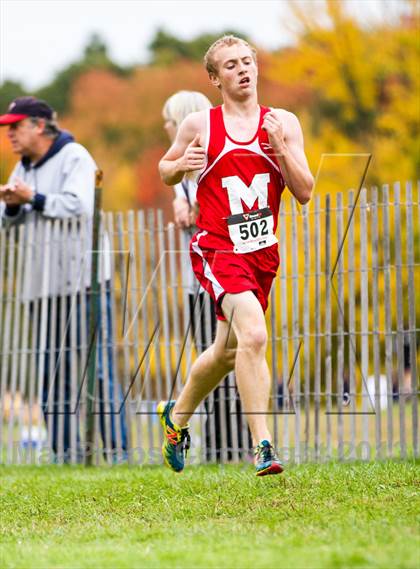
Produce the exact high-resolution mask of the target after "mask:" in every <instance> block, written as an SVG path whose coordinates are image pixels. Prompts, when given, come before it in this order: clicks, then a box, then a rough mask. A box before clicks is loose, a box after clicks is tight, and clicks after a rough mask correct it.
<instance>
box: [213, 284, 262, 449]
mask: <svg viewBox="0 0 420 569" xmlns="http://www.w3.org/2000/svg"><path fill="white" fill-rule="evenodd" d="M222 309H223V313H224V315H225V317H226V319H227V320H228V321H229V320H231V321H232V327H233V330H234V332H235V335H236V338H237V341H238V347H237V352H236V362H235V372H236V382H237V385H238V389H239V395H240V397H241V401H242V405H243V411H244V413H245V414H246V416H247V420H248V424H249V428H250V429H251V433H252V438H253V444H254V445H257V444H258V443H259V442H260V441H262V440H264V439H267V440H268V441H270V440H271V435H270V432H269V430H268V426H267V416H266V413H267V409H268V401H269V397H270V373H269V370H268V366H267V361H266V358H265V356H266V348H267V327H266V323H265V318H264V312H263V309H262V308H261V305H260V303H259V301H258V300H257V298H256V296H255V295H254V293H253V292H251V291H245V292H241V293H239V294H226V295H225V297H224V298H223V301H222Z"/></svg>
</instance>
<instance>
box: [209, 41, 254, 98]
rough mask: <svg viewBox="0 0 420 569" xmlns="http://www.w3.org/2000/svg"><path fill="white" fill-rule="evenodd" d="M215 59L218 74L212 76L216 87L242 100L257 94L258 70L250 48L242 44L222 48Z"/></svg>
mask: <svg viewBox="0 0 420 569" xmlns="http://www.w3.org/2000/svg"><path fill="white" fill-rule="evenodd" d="M215 59H216V67H217V71H218V73H217V75H213V76H212V82H213V84H214V85H216V86H218V87H219V86H220V88H221V90H222V91H223V92H225V93H227V94H229V95H231V96H233V97H235V98H236V97H238V98H240V99H246V98H248V97H249V96H250V95H251V94H253V93H255V90H256V87H257V76H258V69H257V65H256V63H255V61H254V58H253V57H252V52H251V50H250V49H249V47H247V46H246V45H243V44H240V43H239V44H235V45H232V46H226V47H221V48H219V49H218V50H217V52H216V54H215Z"/></svg>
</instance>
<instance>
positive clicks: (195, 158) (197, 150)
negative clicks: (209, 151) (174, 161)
mask: <svg viewBox="0 0 420 569" xmlns="http://www.w3.org/2000/svg"><path fill="white" fill-rule="evenodd" d="M205 164H206V151H205V150H204V148H203V147H202V146H201V145H200V135H199V134H196V135H195V137H194V140H192V141H191V142H190V144H189V145H188V146H187V148H186V150H185V152H184V155H183V156H182V157H181V158H180V169H181V170H182V171H183V172H193V171H194V170H201V169H202V168H204V166H205Z"/></svg>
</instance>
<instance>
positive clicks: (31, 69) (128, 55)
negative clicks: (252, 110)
mask: <svg viewBox="0 0 420 569" xmlns="http://www.w3.org/2000/svg"><path fill="white" fill-rule="evenodd" d="M295 1H296V2H300V3H301V4H304V5H305V4H306V5H308V4H311V5H313V4H314V3H316V2H319V1H322V0H295ZM347 1H348V2H349V3H350V7H351V9H352V11H353V12H354V13H356V14H357V15H358V17H360V18H362V19H363V20H365V21H373V20H375V19H377V18H378V17H379V18H380V17H381V16H383V15H384V12H387V13H388V15H389V13H390V11H391V12H394V13H395V12H397V11H398V9H399V8H398V5H399V4H400V2H399V1H398V0H347ZM288 14H289V12H288V6H287V2H286V1H285V0H284V1H282V0H225V1H222V0H211V1H207V0H189V1H188V0H153V1H150V0H0V82H2V81H4V80H5V79H14V80H17V81H20V82H21V83H23V84H24V85H25V86H26V87H27V88H29V89H36V88H37V87H40V86H42V85H44V84H46V83H47V82H48V81H50V80H51V79H52V77H53V76H54V74H55V73H56V72H57V71H59V70H60V69H62V68H63V67H65V66H66V65H67V64H69V63H71V62H72V61H75V60H76V59H78V58H79V57H80V55H81V53H82V51H83V48H84V46H85V45H86V43H87V41H88V38H89V37H90V36H91V35H92V34H93V33H95V32H96V33H99V34H100V35H101V37H102V38H103V39H104V40H105V42H106V44H107V45H108V47H109V51H110V55H111V57H112V58H113V59H114V60H115V61H116V62H117V63H120V64H123V65H127V64H132V63H139V62H146V61H147V58H148V51H147V46H148V44H149V43H150V41H151V39H152V38H153V37H154V35H155V32H156V29H157V28H158V27H163V28H165V29H166V30H167V31H168V32H171V33H173V34H174V35H177V36H178V37H181V38H184V39H190V38H192V37H195V36H196V35H198V34H200V33H203V32H207V31H210V32H218V31H220V30H222V29H226V28H234V29H237V30H239V31H243V32H245V33H247V34H249V36H250V37H251V39H252V40H253V41H254V42H255V43H256V44H257V45H258V46H260V47H263V48H268V49H275V48H277V47H280V46H282V45H285V44H289V43H290V42H291V41H292V37H293V36H292V35H291V32H290V30H288V27H287V22H288Z"/></svg>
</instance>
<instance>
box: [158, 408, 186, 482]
mask: <svg viewBox="0 0 420 569" xmlns="http://www.w3.org/2000/svg"><path fill="white" fill-rule="evenodd" d="M174 405H175V401H161V402H160V403H159V405H158V406H157V414H158V415H159V419H160V422H161V424H162V428H163V445H162V454H163V459H164V461H165V464H166V466H168V467H169V468H170V469H171V470H174V471H175V472H181V471H182V470H183V469H184V464H185V457H186V456H187V451H188V449H189V448H190V433H189V431H188V427H189V425H187V426H186V427H178V425H176V424H175V423H173V422H172V419H171V411H172V408H173V406H174Z"/></svg>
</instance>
